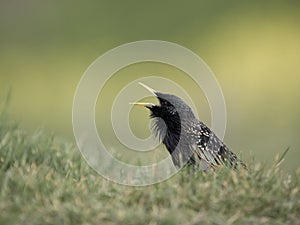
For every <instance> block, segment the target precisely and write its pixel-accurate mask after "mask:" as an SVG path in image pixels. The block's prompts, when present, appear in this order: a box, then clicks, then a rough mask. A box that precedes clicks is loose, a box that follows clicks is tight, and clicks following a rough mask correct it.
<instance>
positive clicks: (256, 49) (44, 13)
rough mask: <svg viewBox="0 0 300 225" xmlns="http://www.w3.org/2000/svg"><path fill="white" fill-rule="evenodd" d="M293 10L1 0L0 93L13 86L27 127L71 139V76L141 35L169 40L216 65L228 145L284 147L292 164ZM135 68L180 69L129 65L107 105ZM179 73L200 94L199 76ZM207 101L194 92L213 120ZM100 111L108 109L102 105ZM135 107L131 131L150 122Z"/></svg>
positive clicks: (267, 5)
mask: <svg viewBox="0 0 300 225" xmlns="http://www.w3.org/2000/svg"><path fill="white" fill-rule="evenodd" d="M299 12H300V2H299V1H276V0H275V1H263V2H262V1H232V0H228V1H221V0H220V1H209V0H206V1H204V0H201V1H186V2H184V1H174V0H173V1H130V0H127V1H74V0H73V1H58V0H54V1H37V0H28V1H21V0H10V1H1V2H0V102H1V103H3V101H4V99H5V96H6V94H7V92H8V90H9V89H10V88H11V89H12V92H11V93H12V95H11V102H10V104H9V108H8V111H9V112H10V114H11V115H12V117H13V118H14V119H16V120H17V121H20V123H21V124H22V126H23V127H24V128H26V129H27V130H29V131H32V130H34V129H36V128H37V127H41V126H42V127H46V128H47V129H48V130H50V131H54V132H55V133H57V134H58V135H60V136H61V137H64V138H66V139H70V140H73V134H72V123H71V122H72V121H71V119H72V116H71V115H72V114H71V113H72V112H71V110H72V101H73V96H74V92H75V89H76V85H77V84H78V82H79V80H80V78H81V76H82V75H83V73H84V71H85V70H86V69H87V67H88V66H89V65H90V64H91V63H92V62H93V61H94V60H95V59H96V58H97V57H98V56H100V55H101V54H103V53H105V52H106V51H108V50H110V49H112V48H114V47H117V46H118V45H121V44H124V43H127V42H132V41H137V40H148V39H156V40H164V41H170V42H175V43H177V44H180V45H182V46H185V47H187V48H189V49H191V50H192V51H193V52H195V53H196V54H198V55H199V56H200V57H201V58H202V59H203V60H204V61H205V62H206V63H207V64H208V65H209V67H210V68H211V69H212V71H213V72H214V73H215V75H216V77H217V79H218V81H219V83H220V85H221V87H222V90H223V93H224V96H225V100H226V105H227V113H228V124H227V130H226V136H225V142H226V143H227V145H228V146H229V147H231V148H232V149H233V150H234V151H235V152H242V154H243V158H246V161H247V160H250V158H251V154H253V155H254V156H255V158H257V159H258V160H259V161H267V162H271V161H272V160H273V159H274V155H275V154H276V153H278V152H283V151H284V150H285V149H286V148H287V147H288V146H290V148H291V150H290V152H289V153H288V155H287V157H286V161H285V164H284V166H285V168H286V169H287V170H289V171H292V170H294V169H295V168H296V167H298V166H299V157H300V137H299V134H300V119H299V115H300V106H299V99H300V89H299V86H300V66H299V62H300V13H299ZM132 71H134V72H135V74H140V75H141V76H144V75H147V73H148V74H153V73H154V74H161V75H162V76H163V75H165V76H166V77H169V78H171V77H172V75H171V74H170V73H171V72H174V73H176V71H174V69H172V68H167V67H164V66H161V65H154V64H151V63H150V64H149V63H148V64H144V65H133V66H130V67H128V68H126V69H124V71H120V73H121V74H122V73H123V75H122V76H121V75H119V76H118V74H116V75H115V76H114V77H113V79H112V80H111V81H110V82H111V85H110V89H109V90H107V92H106V94H103V96H105V95H106V96H109V97H107V98H106V101H107V102H106V103H107V105H110V104H111V101H112V99H113V96H114V94H116V93H117V91H118V90H120V89H121V88H122V87H123V86H124V85H126V83H128V81H131V80H132V79H133V77H131V76H129V75H130V74H131V73H132ZM177 72H178V71H177ZM124 74H128V76H124ZM135 78H136V77H135ZM180 82H181V84H182V86H184V87H186V88H189V87H190V89H189V90H190V91H191V92H192V96H193V99H195V98H196V99H197V94H198V92H199V90H197V89H196V87H195V84H191V82H190V81H189V80H188V79H181V80H180ZM111 87H115V88H114V89H112V88H111ZM153 88H155V87H153ZM104 93H105V92H104ZM199 96H201V93H200V92H199ZM205 101H206V100H205V98H203V96H201V97H199V101H198V100H196V106H197V107H198V108H199V112H200V115H199V116H200V118H201V120H203V121H205V122H206V123H208V124H210V114H209V109H208V105H207V102H205ZM106 103H104V105H106ZM204 103H205V104H204ZM99 110H103V111H105V112H106V113H109V108H105V107H104V106H103V107H97V111H99ZM133 113H134V112H133ZM139 114H140V118H138V120H140V121H144V122H141V123H139V124H140V127H139V128H135V126H137V125H136V123H135V124H134V122H132V120H134V118H135V119H136V117H134V118H131V125H132V128H133V130H137V131H139V132H137V135H139V134H138V133H141V131H143V130H145V128H147V127H145V126H144V125H145V124H146V123H147V118H146V116H147V112H146V111H139ZM136 115H137V114H136ZM105 118H106V117H105V116H103V117H101V116H100V117H99V118H98V119H99V121H100V122H99V123H101V120H102V122H105ZM107 126H108V125H107Z"/></svg>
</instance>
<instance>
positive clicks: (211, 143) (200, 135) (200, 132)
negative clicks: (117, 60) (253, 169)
mask: <svg viewBox="0 0 300 225" xmlns="http://www.w3.org/2000/svg"><path fill="white" fill-rule="evenodd" d="M140 84H141V85H142V86H143V87H145V88H146V89H147V90H149V91H150V92H151V93H152V94H153V95H154V96H155V97H156V98H157V99H158V100H159V104H157V105H156V104H153V103H143V102H137V103H132V104H134V105H140V106H145V107H146V108H148V109H149V110H150V118H152V119H154V121H153V123H152V128H153V129H152V130H153V133H154V134H155V136H158V138H159V139H160V140H161V141H162V143H163V144H164V145H165V146H166V148H167V150H168V152H169V153H170V154H171V158H172V161H173V164H174V166H175V167H176V168H180V167H181V166H183V165H192V166H193V167H195V168H199V169H201V170H204V171H207V170H210V169H212V170H215V169H216V168H218V167H220V166H222V165H227V166H229V167H231V168H233V169H235V170H237V169H238V168H239V167H240V166H242V167H243V168H246V166H245V164H244V163H243V162H242V161H241V160H240V159H239V158H238V157H237V156H236V155H235V154H234V153H233V152H232V151H230V150H229V148H228V147H227V146H226V145H225V144H224V143H223V142H222V141H221V140H220V139H219V138H218V137H217V136H216V135H215V134H214V133H213V132H212V131H211V130H210V129H209V128H208V127H207V126H206V125H205V124H204V123H203V122H201V121H199V120H198V119H197V118H196V117H195V115H194V113H193V111H192V109H191V108H190V107H189V106H188V105H187V104H186V103H185V102H184V101H183V100H182V99H180V98H179V97H177V96H175V95H171V94H165V93H161V92H158V91H155V90H153V89H152V88H150V87H148V86H146V85H145V84H143V83H140Z"/></svg>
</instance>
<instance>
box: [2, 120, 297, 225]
mask: <svg viewBox="0 0 300 225" xmlns="http://www.w3.org/2000/svg"><path fill="white" fill-rule="evenodd" d="M278 159H279V158H278ZM257 161H259V160H257ZM250 164H251V165H250V169H249V171H248V172H246V171H244V172H240V173H235V172H233V171H230V170H229V169H222V170H221V171H220V172H219V173H217V174H205V173H202V172H199V173H197V174H191V173H190V172H189V171H188V169H185V170H182V171H181V172H179V173H178V174H177V175H175V176H173V177H172V178H171V179H169V180H168V181H165V182H163V183H159V184H156V185H151V186H148V187H128V186H122V185H118V184H115V183H111V182H109V181H107V180H105V179H103V178H102V177H101V176H99V175H97V174H96V173H95V172H94V171H93V170H92V169H90V168H89V166H88V165H87V164H86V162H85V161H84V159H83V158H82V157H81V155H80V153H79V151H78V150H77V148H76V146H75V144H74V143H65V142H64V141H62V140H59V138H57V137H55V136H54V135H50V134H48V133H46V132H44V131H43V130H38V131H36V132H35V133H34V134H27V133H26V132H24V131H23V130H22V129H20V128H19V127H18V125H17V124H16V123H15V122H12V121H11V120H9V119H7V118H5V117H4V116H2V118H0V212H1V213H0V224H30V225H35V224H153V225H154V224H222V225H223V224H300V216H299V215H300V193H299V189H300V187H299V184H300V179H299V175H300V170H299V169H298V170H297V171H295V172H294V173H293V174H286V173H285V172H283V171H282V170H281V169H280V166H275V164H274V166H272V167H270V168H266V166H263V165H261V164H259V163H257V162H253V163H250Z"/></svg>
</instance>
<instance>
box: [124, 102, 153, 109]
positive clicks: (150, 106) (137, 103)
mask: <svg viewBox="0 0 300 225" xmlns="http://www.w3.org/2000/svg"><path fill="white" fill-rule="evenodd" d="M129 104H131V105H137V106H145V107H147V108H152V107H153V106H155V104H153V103H149V102H130V103H129Z"/></svg>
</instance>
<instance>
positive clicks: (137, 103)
mask: <svg viewBox="0 0 300 225" xmlns="http://www.w3.org/2000/svg"><path fill="white" fill-rule="evenodd" d="M139 84H140V85H142V86H143V87H144V88H146V89H147V90H148V91H150V92H151V94H153V95H154V96H157V95H156V91H155V90H154V89H152V88H151V87H148V86H147V85H145V84H143V83H141V82H139ZM129 104H131V105H137V106H145V107H153V106H155V104H153V103H149V102H131V103H129Z"/></svg>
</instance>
